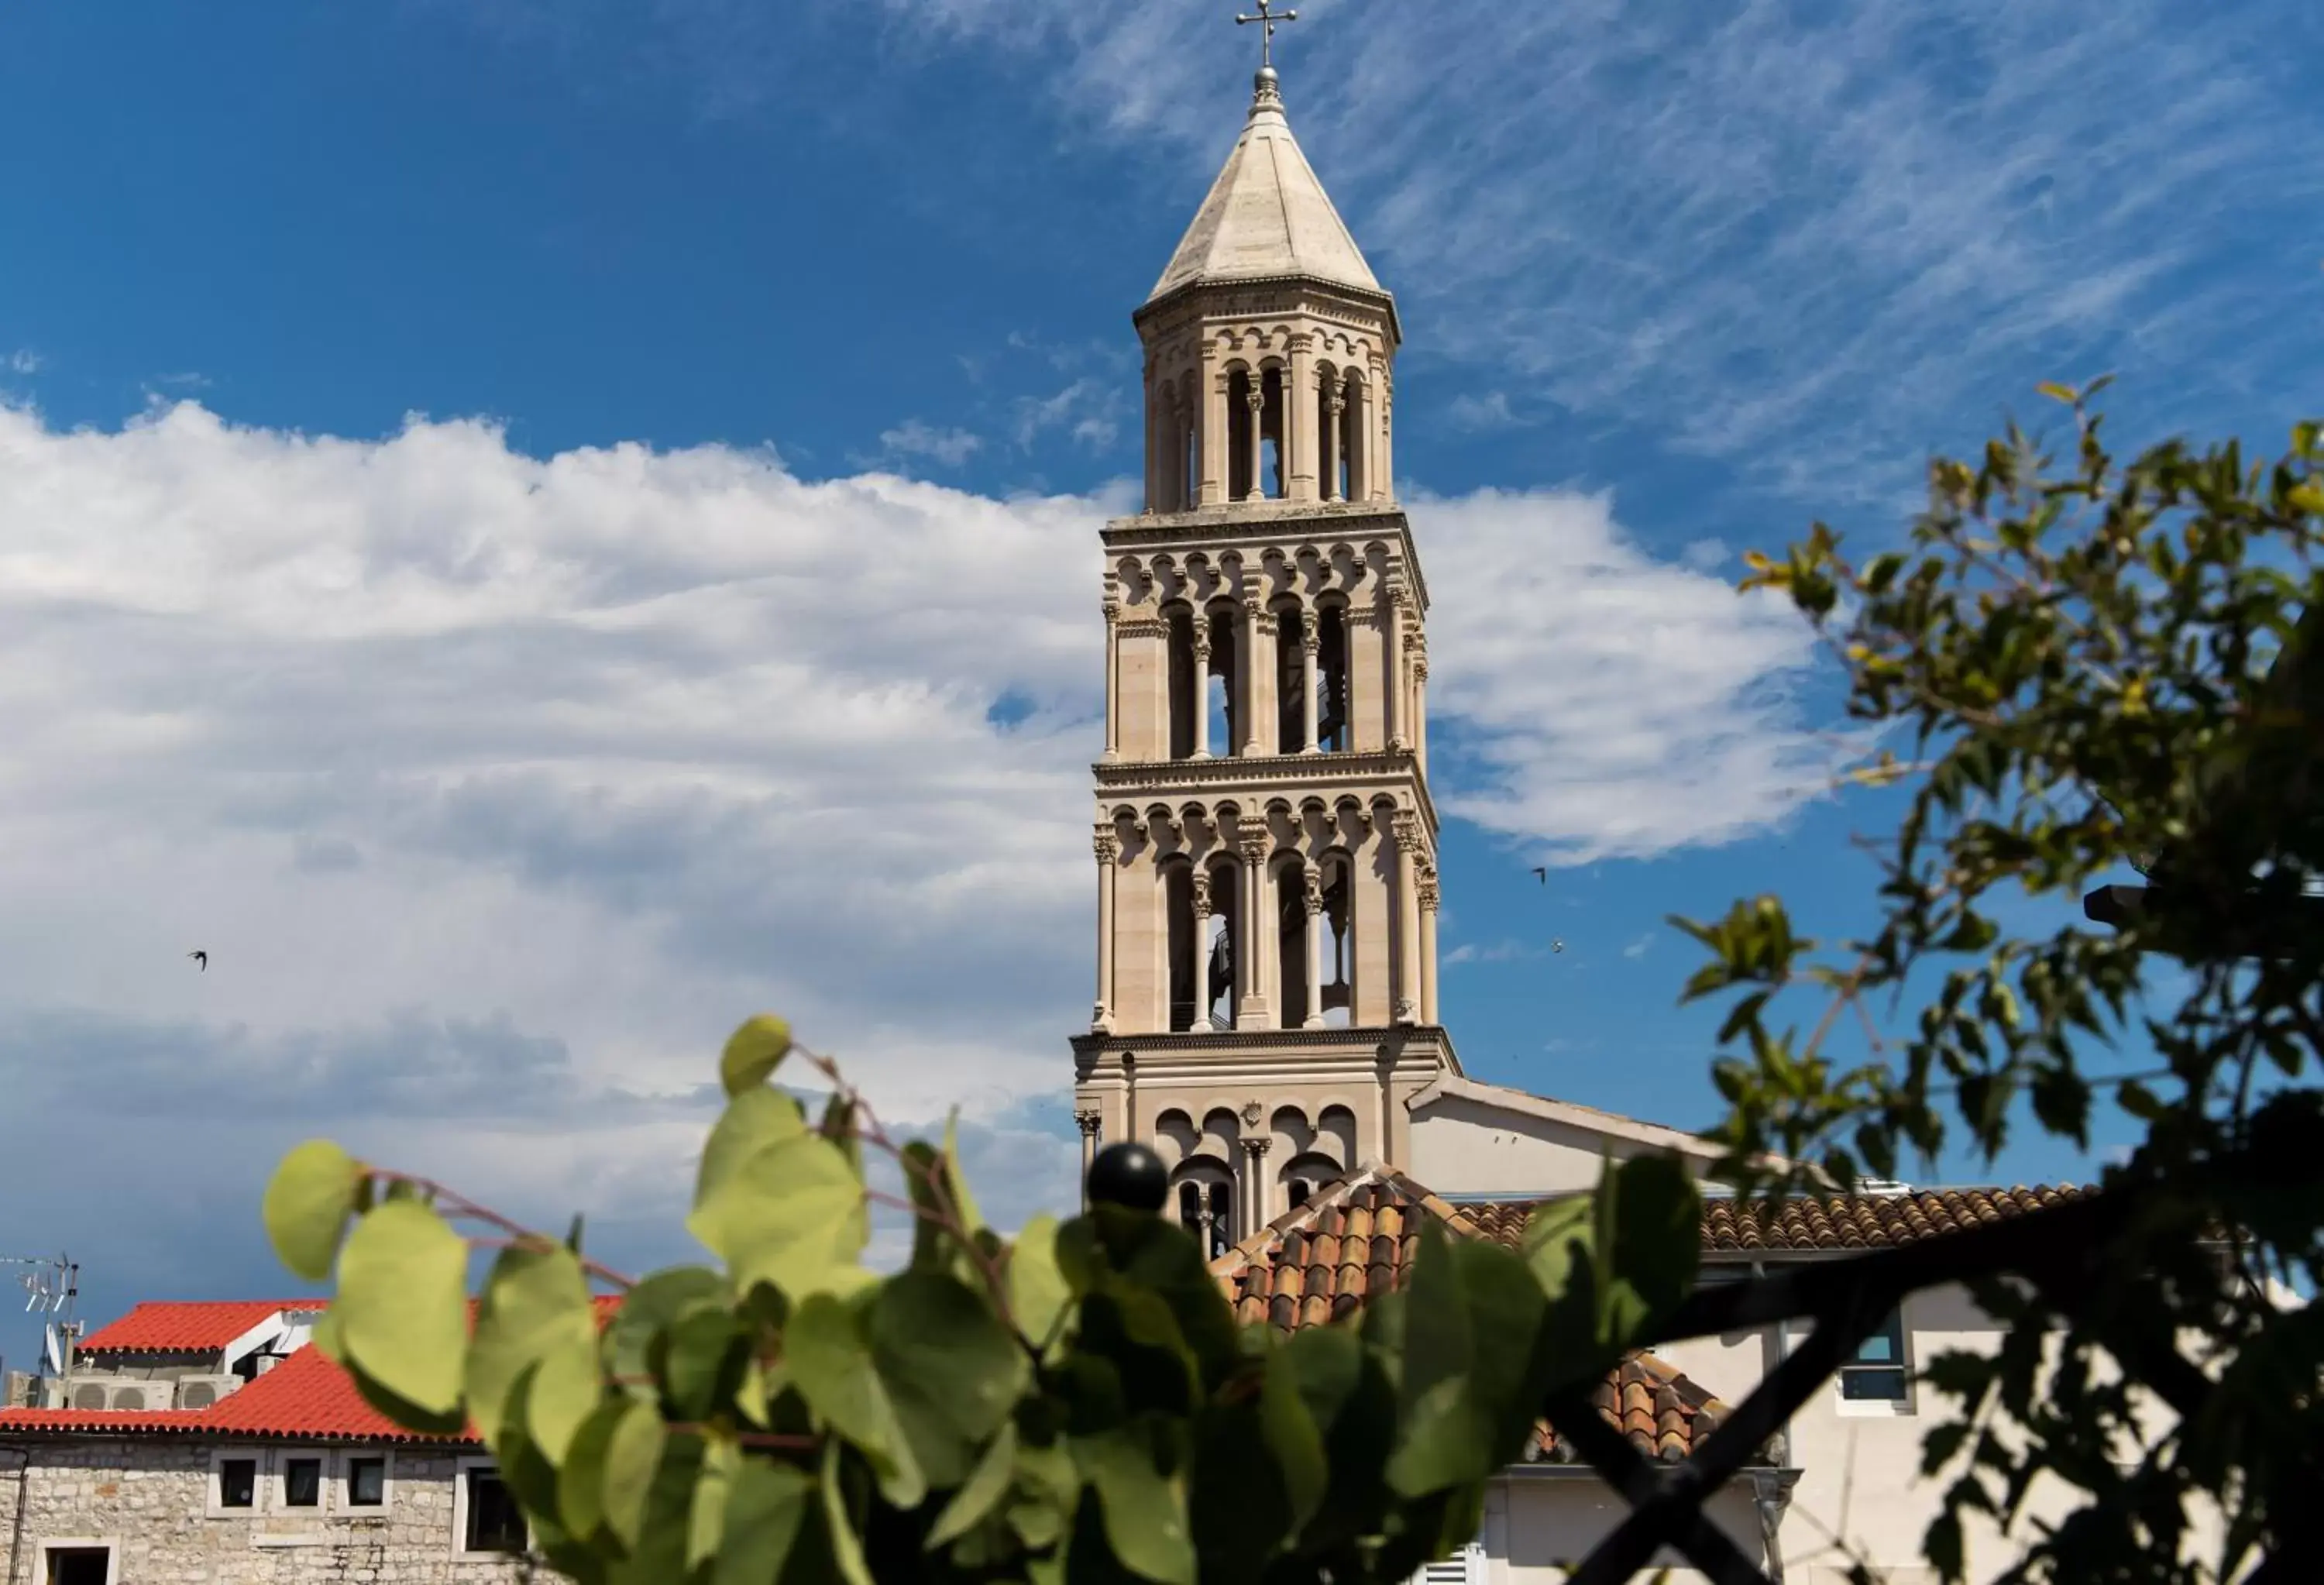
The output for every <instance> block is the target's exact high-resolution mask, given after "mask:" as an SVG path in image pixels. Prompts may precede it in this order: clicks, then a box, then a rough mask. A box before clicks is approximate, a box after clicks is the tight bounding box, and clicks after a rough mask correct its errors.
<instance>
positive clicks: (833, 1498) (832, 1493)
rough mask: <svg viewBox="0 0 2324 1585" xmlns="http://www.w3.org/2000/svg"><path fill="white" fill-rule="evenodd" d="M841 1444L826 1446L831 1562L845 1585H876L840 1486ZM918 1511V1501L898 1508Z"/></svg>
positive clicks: (826, 1517) (825, 1508) (825, 1502)
mask: <svg viewBox="0 0 2324 1585" xmlns="http://www.w3.org/2000/svg"><path fill="white" fill-rule="evenodd" d="M839 1475H840V1469H839V1443H838V1442H825V1443H824V1444H823V1480H822V1482H821V1484H822V1487H823V1522H824V1526H825V1529H827V1530H828V1531H829V1532H830V1535H831V1561H832V1562H835V1563H837V1564H838V1565H839V1577H840V1578H841V1579H842V1580H844V1581H846V1585H873V1580H872V1579H871V1568H870V1566H869V1565H868V1564H866V1563H865V1562H864V1561H863V1543H862V1540H861V1539H860V1538H859V1537H858V1536H857V1535H856V1534H855V1525H854V1524H853V1522H852V1521H851V1520H850V1519H849V1518H848V1516H847V1497H846V1492H845V1491H844V1488H842V1487H841V1485H840V1482H839ZM899 1506H902V1507H918V1503H917V1501H915V1502H912V1503H907V1504H902V1505H899Z"/></svg>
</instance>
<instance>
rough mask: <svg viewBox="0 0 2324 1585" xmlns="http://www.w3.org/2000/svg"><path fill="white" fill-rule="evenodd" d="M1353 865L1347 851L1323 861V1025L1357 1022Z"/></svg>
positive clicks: (1338, 1025) (1343, 1025)
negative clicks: (1355, 1018)
mask: <svg viewBox="0 0 2324 1585" xmlns="http://www.w3.org/2000/svg"><path fill="white" fill-rule="evenodd" d="M1352 874H1353V871H1352V868H1351V865H1350V864H1349V862H1348V859H1347V855H1346V854H1344V853H1333V854H1332V855H1330V856H1329V857H1327V858H1326V859H1325V860H1324V861H1323V997H1322V999H1321V1000H1322V1002H1323V1024H1324V1027H1327V1028H1333V1029H1344V1028H1346V1027H1349V1025H1350V1024H1351V1023H1352V1022H1353V1021H1354V1011H1355V983H1356V916H1355V907H1354V904H1355V897H1354V893H1353V889H1352V887H1351V884H1350V882H1351V876H1352Z"/></svg>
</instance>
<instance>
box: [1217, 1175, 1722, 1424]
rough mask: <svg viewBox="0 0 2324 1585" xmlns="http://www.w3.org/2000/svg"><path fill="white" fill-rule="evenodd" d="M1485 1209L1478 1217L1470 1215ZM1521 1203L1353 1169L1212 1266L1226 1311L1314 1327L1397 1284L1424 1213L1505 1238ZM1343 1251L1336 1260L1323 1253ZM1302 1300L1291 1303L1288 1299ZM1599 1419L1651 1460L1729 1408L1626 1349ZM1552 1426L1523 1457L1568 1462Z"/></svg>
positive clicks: (1603, 1396) (1602, 1391)
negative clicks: (1461, 1199) (1472, 1200)
mask: <svg viewBox="0 0 2324 1585" xmlns="http://www.w3.org/2000/svg"><path fill="white" fill-rule="evenodd" d="M1480 1209H1482V1210H1483V1211H1484V1212H1486V1213H1487V1214H1485V1215H1484V1216H1481V1217H1480V1216H1477V1215H1476V1214H1474V1213H1475V1212H1477V1211H1478V1210H1480ZM1530 1211H1531V1206H1530V1205H1525V1206H1518V1205H1515V1204H1506V1205H1494V1206H1489V1207H1482V1208H1479V1207H1470V1206H1461V1207H1455V1206H1453V1205H1450V1204H1448V1203H1445V1202H1444V1201H1443V1200H1441V1199H1439V1198H1438V1197H1437V1196H1435V1195H1434V1194H1432V1193H1429V1192H1428V1191H1427V1190H1425V1189H1424V1188H1422V1187H1421V1186H1420V1185H1419V1184H1416V1183H1414V1182H1412V1180H1410V1179H1409V1178H1406V1177H1405V1176H1404V1175H1402V1174H1401V1173H1398V1172H1397V1171H1395V1170H1394V1169H1393V1168H1386V1167H1381V1168H1370V1169H1367V1170H1366V1171H1364V1172H1360V1173H1357V1174H1354V1175H1351V1176H1349V1177H1347V1178H1344V1179H1342V1181H1341V1182H1340V1183H1338V1184H1333V1185H1332V1186H1331V1187H1329V1188H1327V1189H1325V1190H1323V1192H1322V1193H1318V1194H1317V1195H1315V1196H1314V1198H1313V1199H1311V1200H1309V1201H1308V1203H1306V1204H1305V1205H1304V1206H1302V1207H1300V1208H1299V1209H1298V1210H1296V1211H1294V1212H1291V1213H1290V1214H1289V1215H1288V1216H1286V1217H1283V1218H1281V1219H1279V1220H1277V1221H1276V1222H1275V1223H1274V1224H1273V1225H1272V1226H1271V1227H1269V1228H1268V1229H1266V1230H1264V1231H1262V1232H1261V1233H1259V1235H1258V1236H1257V1237H1255V1238H1252V1239H1246V1240H1244V1241H1243V1242H1242V1243H1241V1244H1240V1245H1238V1246H1236V1248H1234V1249H1231V1250H1229V1251H1228V1252H1227V1253H1226V1254H1225V1255H1224V1256H1222V1258H1220V1259H1218V1260H1217V1261H1215V1262H1213V1265H1212V1270H1213V1272H1215V1273H1217V1275H1218V1277H1219V1280H1220V1283H1221V1285H1222V1286H1223V1287H1224V1288H1225V1289H1226V1293H1227V1297H1228V1299H1229V1300H1230V1302H1231V1303H1232V1304H1233V1305H1234V1308H1235V1314H1236V1316H1237V1317H1238V1318H1240V1320H1242V1321H1244V1322H1265V1323H1267V1324H1269V1325H1272V1326H1275V1327H1277V1328H1278V1329H1280V1330H1282V1331H1285V1332H1294V1331H1296V1330H1298V1329H1299V1328H1300V1327H1303V1326H1319V1325H1322V1324H1323V1323H1325V1322H1331V1321H1336V1320H1339V1319H1341V1318H1342V1317H1344V1316H1346V1315H1348V1314H1351V1313H1353V1312H1354V1311H1355V1310H1357V1309H1358V1308H1360V1306H1361V1304H1362V1303H1363V1301H1364V1300H1366V1299H1368V1298H1369V1297H1371V1296H1372V1295H1375V1294H1384V1293H1388V1292H1389V1291H1391V1290H1392V1289H1394V1288H1396V1287H1397V1286H1399V1285H1400V1284H1401V1283H1402V1282H1403V1280H1404V1274H1405V1272H1406V1270H1407V1269H1409V1267H1410V1266H1411V1263H1412V1259H1413V1257H1414V1255H1415V1254H1416V1252H1417V1251H1418V1249H1419V1248H1420V1228H1421V1226H1422V1225H1423V1223H1422V1218H1423V1217H1424V1216H1434V1217H1435V1218H1436V1219H1437V1220H1438V1221H1442V1222H1443V1224H1444V1225H1445V1226H1446V1227H1447V1228H1448V1229H1449V1230H1452V1232H1453V1233H1455V1234H1456V1235H1459V1236H1462V1237H1465V1238H1480V1237H1482V1238H1493V1239H1499V1241H1502V1242H1507V1243H1511V1244H1514V1243H1515V1242H1516V1241H1517V1236H1518V1235H1519V1234H1520V1233H1522V1232H1523V1231H1524V1229H1525V1218H1526V1214H1528V1213H1529V1212H1530ZM1334 1249H1337V1250H1338V1251H1340V1252H1341V1253H1342V1259H1341V1261H1340V1262H1338V1263H1333V1262H1331V1260H1330V1258H1329V1256H1330V1253H1331V1252H1332V1251H1333V1250H1334ZM1293 1294H1297V1295H1303V1296H1302V1297H1301V1298H1299V1299H1296V1300H1294V1299H1292V1298H1289V1297H1287V1296H1286V1295H1293ZM1591 1402H1592V1403H1593V1404H1594V1405H1596V1406H1597V1409H1598V1412H1599V1413H1600V1415H1603V1416H1605V1418H1606V1420H1607V1422H1608V1423H1609V1424H1611V1425H1613V1426H1614V1427H1615V1428H1616V1429H1618V1430H1619V1431H1620V1432H1622V1433H1623V1434H1624V1435H1626V1436H1627V1437H1628V1438H1629V1440H1630V1442H1631V1443H1632V1445H1634V1446H1636V1447H1637V1449H1638V1450H1639V1451H1642V1452H1644V1453H1646V1454H1647V1455H1648V1456H1649V1457H1651V1458H1656V1459H1660V1460H1663V1461H1677V1460H1679V1459H1683V1458H1684V1457H1686V1456H1687V1454H1689V1453H1690V1452H1692V1451H1693V1450H1694V1446H1695V1443H1696V1442H1697V1441H1698V1440H1699V1439H1701V1437H1703V1436H1706V1435H1708V1434H1709V1433H1710V1431H1711V1427H1712V1426H1714V1425H1716V1424H1719V1422H1720V1420H1721V1419H1723V1418H1725V1416H1726V1415H1727V1413H1728V1408H1727V1405H1724V1404H1722V1403H1720V1401H1719V1400H1718V1399H1717V1398H1715V1397H1713V1396H1711V1395H1710V1394H1709V1393H1708V1392H1705V1391H1704V1390H1703V1389H1702V1388H1701V1387H1699V1386H1697V1385H1696V1384H1695V1383H1694V1382H1692V1381H1691V1380H1689V1379H1688V1378H1686V1377H1685V1376H1683V1375H1682V1374H1680V1373H1679V1372H1678V1371H1677V1370H1675V1369H1673V1368H1671V1367H1670V1366H1669V1365H1667V1364H1665V1363H1664V1362H1663V1361H1662V1360H1660V1359H1655V1357H1654V1356H1653V1355H1652V1354H1646V1353H1641V1354H1634V1355H1632V1356H1631V1357H1630V1358H1629V1359H1625V1360H1624V1361H1623V1362H1622V1363H1621V1364H1620V1365H1618V1366H1617V1367H1615V1368H1614V1369H1613V1370H1611V1371H1609V1373H1608V1374H1607V1376H1606V1378H1605V1379H1604V1380H1603V1381H1601V1382H1600V1383H1599V1384H1598V1386H1597V1387H1596V1388H1595V1389H1594V1390H1593V1391H1592V1393H1591ZM1572 1456H1573V1455H1572V1451H1571V1450H1570V1449H1569V1448H1567V1447H1566V1446H1565V1445H1564V1444H1563V1443H1562V1442H1560V1441H1559V1439H1558V1436H1557V1433H1556V1432H1555V1430H1554V1428H1552V1427H1551V1426H1550V1425H1549V1424H1546V1423H1544V1424H1541V1425H1539V1426H1537V1427H1535V1432H1534V1437H1533V1441H1532V1442H1530V1443H1529V1444H1528V1445H1527V1447H1526V1450H1525V1457H1526V1461H1527V1462H1533V1461H1538V1460H1541V1459H1545V1458H1546V1459H1551V1460H1554V1461H1567V1460H1570V1459H1571V1458H1572Z"/></svg>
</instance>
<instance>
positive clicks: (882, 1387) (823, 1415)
mask: <svg viewBox="0 0 2324 1585" xmlns="http://www.w3.org/2000/svg"><path fill="white" fill-rule="evenodd" d="M783 1349H784V1361H785V1366H786V1368H787V1369H788V1372H789V1375H790V1379H791V1384H792V1386H793V1387H796V1388H797V1389H798V1395H799V1396H801V1397H802V1398H804V1399H806V1400H807V1407H808V1408H809V1409H810V1410H811V1411H813V1413H814V1415H815V1416H816V1420H817V1421H818V1422H819V1423H821V1424H825V1425H828V1426H829V1427H830V1428H831V1429H832V1430H833V1431H835V1432H836V1433H838V1434H839V1435H840V1436H842V1437H844V1438H845V1439H846V1440H847V1441H848V1442H850V1443H852V1444H853V1446H854V1448H855V1450H856V1451H858V1452H860V1453H862V1455H863V1458H864V1461H865V1462H867V1463H868V1464H870V1465H871V1471H872V1473H873V1475H874V1476H876V1477H877V1478H878V1479H879V1481H880V1489H881V1493H882V1494H883V1495H885V1496H886V1497H887V1498H888V1500H889V1501H890V1502H891V1503H893V1504H894V1505H895V1506H896V1507H899V1508H912V1507H918V1506H919V1504H920V1500H921V1498H922V1497H926V1496H927V1477H926V1476H925V1475H924V1474H923V1473H922V1472H921V1470H920V1467H919V1464H918V1461H917V1460H915V1459H914V1458H913V1456H912V1448H911V1444H910V1442H909V1441H908V1439H907V1438H906V1436H905V1434H904V1427H903V1424H902V1422H901V1421H900V1420H899V1417H898V1415H897V1412H896V1405H895V1404H894V1402H893V1401H892V1400H891V1399H890V1397H889V1396H888V1388H887V1385H886V1384H885V1383H884V1382H883V1381H882V1380H881V1377H880V1371H879V1368H878V1367H877V1366H876V1365H875V1363H874V1362H873V1359H872V1357H871V1345H870V1344H869V1343H868V1342H867V1341H865V1339H864V1336H863V1332H862V1326H861V1322H860V1319H859V1312H858V1310H857V1309H856V1308H855V1307H853V1306H851V1305H849V1304H845V1303H843V1302H842V1301H840V1300H838V1299H835V1298H833V1297H832V1296H831V1295H828V1294H817V1295H813V1296H812V1297H810V1298H808V1299H807V1301H806V1302H805V1303H803V1304H800V1305H799V1307H798V1309H797V1310H796V1311H794V1312H793V1313H792V1314H791V1322H790V1326H789V1328H788V1331H786V1332H785V1333H784V1336H783Z"/></svg>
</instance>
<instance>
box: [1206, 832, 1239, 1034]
mask: <svg viewBox="0 0 2324 1585" xmlns="http://www.w3.org/2000/svg"><path fill="white" fill-rule="evenodd" d="M1239 879H1240V871H1239V870H1238V868H1237V866H1236V865H1234V864H1232V863H1221V864H1216V865H1213V867H1212V869H1211V871H1210V882H1211V888H1210V889H1211V920H1210V933H1209V938H1208V939H1207V940H1206V941H1205V942H1204V943H1203V967H1202V975H1203V978H1202V981H1201V986H1200V994H1201V996H1202V998H1203V1003H1202V1016H1201V1018H1200V1019H1199V1020H1198V1021H1197V1023H1196V1025H1195V1027H1204V1026H1205V1025H1207V1027H1210V1028H1213V1029H1231V1028H1233V1027H1234V1026H1235V1015H1236V1014H1237V1013H1238V1012H1239V1011H1240V1007H1239V1005H1238V1001H1237V998H1236V994H1235V980H1236V962H1237V954H1238V952H1239V951H1240V947H1241V945H1242V940H1243V935H1242V931H1241V929H1240V924H1241V919H1242V912H1243V910H1242V908H1241V906H1240V905H1241V902H1242V898H1241V887H1240V884H1239Z"/></svg>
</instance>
